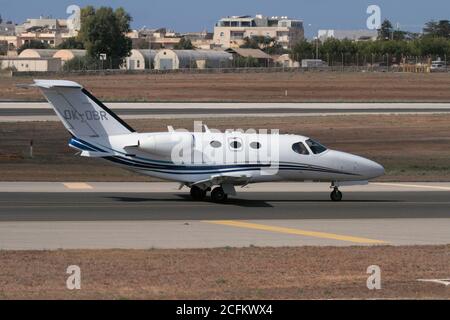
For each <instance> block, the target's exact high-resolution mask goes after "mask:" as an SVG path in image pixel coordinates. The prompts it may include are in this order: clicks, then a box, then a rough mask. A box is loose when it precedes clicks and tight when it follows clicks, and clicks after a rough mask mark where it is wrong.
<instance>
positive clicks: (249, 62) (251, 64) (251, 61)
mask: <svg viewBox="0 0 450 320" xmlns="http://www.w3.org/2000/svg"><path fill="white" fill-rule="evenodd" d="M233 63H234V66H235V67H237V68H257V67H262V66H261V64H260V63H259V61H258V59H256V58H254V57H240V56H239V57H237V58H236V59H234V62H233Z"/></svg>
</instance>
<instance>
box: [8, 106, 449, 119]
mask: <svg viewBox="0 0 450 320" xmlns="http://www.w3.org/2000/svg"><path fill="white" fill-rule="evenodd" d="M106 105H107V106H108V107H109V108H110V109H112V110H113V111H114V112H116V113H117V114H118V115H119V116H120V117H122V118H124V119H134V118H139V119H145V118H197V117H202V118H213V117H223V116H230V117H247V116H258V117H273V116H278V117H287V116H316V115H354V114H392V113H394V114H398V113H401V114H424V113H426V114H436V113H448V112H450V104H449V103H106ZM56 120H57V117H56V115H55V113H54V111H53V110H52V108H51V106H50V105H49V104H48V103H41V102H35V103H33V102H7V103H6V102H5V103H0V122H16V121H56Z"/></svg>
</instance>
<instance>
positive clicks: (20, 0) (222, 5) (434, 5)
mask: <svg viewBox="0 0 450 320" xmlns="http://www.w3.org/2000/svg"><path fill="white" fill-rule="evenodd" d="M71 4H76V5H79V6H85V5H88V4H91V5H94V6H102V5H104V6H105V5H106V6H112V7H118V6H123V7H124V8H125V9H126V10H127V11H128V12H129V13H130V14H131V15H132V16H133V23H132V27H133V28H140V27H142V26H147V27H167V28H170V29H174V30H176V31H180V32H187V31H201V30H203V29H207V30H213V27H214V23H215V22H216V21H217V20H218V19H219V18H220V17H222V16H228V15H244V14H249V15H255V14H256V13H261V14H264V15H269V16H272V15H278V16H281V15H288V16H290V17H293V18H298V19H302V20H304V22H305V30H306V34H307V36H309V37H311V35H313V34H315V33H316V32H317V29H361V28H365V26H366V19H367V14H366V9H367V7H368V5H370V4H376V5H379V6H380V7H381V10H382V11H381V12H382V18H383V19H384V18H388V19H390V20H391V21H392V22H394V23H397V22H398V23H400V26H401V27H402V28H403V29H407V30H411V31H420V30H421V27H422V26H423V24H424V23H425V22H427V21H429V20H432V19H435V20H439V19H450V1H448V0H427V1H424V0H371V1H367V0H308V1H306V0H221V1H220V2H219V1H217V3H216V1H214V0H190V1H189V0H164V1H153V0H148V1H142V0H141V1H139V0H127V1H119V0H109V1H108V0H78V1H75V0H69V1H68V0H58V1H56V0H39V1H30V0H0V14H1V15H2V17H3V18H4V19H9V20H13V21H14V22H17V23H21V22H23V21H25V19H26V18H30V17H39V16H40V15H51V16H53V17H58V18H65V17H67V16H68V15H67V14H66V8H67V6H68V5H71Z"/></svg>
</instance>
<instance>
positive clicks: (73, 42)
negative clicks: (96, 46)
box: [58, 37, 84, 49]
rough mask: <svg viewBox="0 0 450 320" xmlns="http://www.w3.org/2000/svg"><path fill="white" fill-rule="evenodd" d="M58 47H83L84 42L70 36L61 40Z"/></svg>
mask: <svg viewBox="0 0 450 320" xmlns="http://www.w3.org/2000/svg"><path fill="white" fill-rule="evenodd" d="M58 49H84V44H83V42H81V41H79V40H78V39H77V38H75V37H72V38H68V39H66V40H64V41H63V42H61V43H60V44H59V45H58Z"/></svg>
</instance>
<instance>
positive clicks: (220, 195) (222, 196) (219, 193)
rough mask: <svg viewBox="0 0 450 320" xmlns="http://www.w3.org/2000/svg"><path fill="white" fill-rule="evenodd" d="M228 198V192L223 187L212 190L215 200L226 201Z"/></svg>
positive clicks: (213, 199)
mask: <svg viewBox="0 0 450 320" xmlns="http://www.w3.org/2000/svg"><path fill="white" fill-rule="evenodd" d="M227 198H228V196H227V194H226V193H225V192H224V191H223V189H222V188H221V187H217V188H214V189H213V191H211V199H212V201H214V202H224V201H225V200H227Z"/></svg>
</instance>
